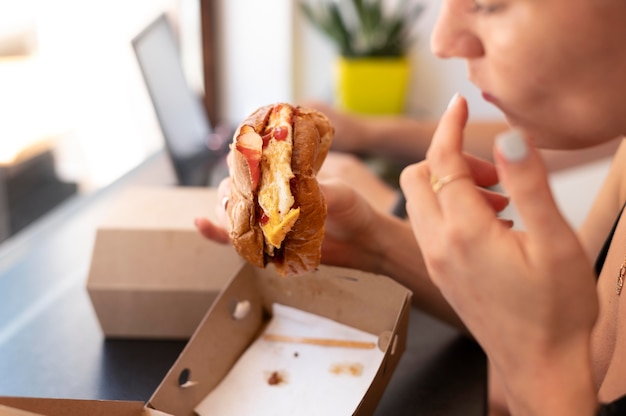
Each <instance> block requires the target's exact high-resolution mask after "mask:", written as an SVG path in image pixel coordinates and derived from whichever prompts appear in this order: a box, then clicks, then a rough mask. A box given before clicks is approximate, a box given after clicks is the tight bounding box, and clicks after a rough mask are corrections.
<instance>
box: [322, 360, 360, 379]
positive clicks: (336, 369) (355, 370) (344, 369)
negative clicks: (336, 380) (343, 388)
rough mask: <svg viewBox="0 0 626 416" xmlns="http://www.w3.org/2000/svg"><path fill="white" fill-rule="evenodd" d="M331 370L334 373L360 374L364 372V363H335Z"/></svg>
mask: <svg viewBox="0 0 626 416" xmlns="http://www.w3.org/2000/svg"><path fill="white" fill-rule="evenodd" d="M330 372H331V373H333V374H337V375H339V374H348V375H351V376H355V377H356V376H360V375H361V374H363V364H361V363H341V364H334V365H333V366H332V367H330Z"/></svg>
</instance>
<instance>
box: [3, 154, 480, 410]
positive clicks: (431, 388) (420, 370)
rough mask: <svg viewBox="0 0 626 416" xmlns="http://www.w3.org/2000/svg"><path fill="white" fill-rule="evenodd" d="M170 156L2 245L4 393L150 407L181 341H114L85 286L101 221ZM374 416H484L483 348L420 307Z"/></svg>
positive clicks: (68, 206) (77, 199)
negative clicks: (135, 402) (104, 331)
mask: <svg viewBox="0 0 626 416" xmlns="http://www.w3.org/2000/svg"><path fill="white" fill-rule="evenodd" d="M162 157H163V155H161V154H159V155H156V156H154V157H153V158H151V159H149V160H148V161H147V162H146V163H145V164H144V166H142V167H140V168H138V169H137V170H136V171H133V172H131V173H129V174H128V175H127V176H126V177H124V178H122V179H121V180H119V181H118V182H117V183H115V184H113V185H111V186H109V187H107V189H104V190H102V191H98V192H97V193H92V194H90V195H81V196H77V197H75V198H73V199H71V200H70V201H68V202H66V203H64V204H63V205H62V206H61V207H59V208H57V209H56V210H55V211H53V212H51V213H50V214H49V215H47V216H46V218H44V219H42V220H40V221H38V222H37V223H35V224H33V225H32V226H30V227H29V228H27V229H25V230H24V231H23V232H21V233H20V234H18V235H17V236H15V237H12V238H11V239H9V240H7V241H6V242H5V243H3V244H2V245H0V395H3V396H28V397H63V398H82V399H106V400H140V401H147V400H148V399H149V398H150V396H151V394H152V392H153V391H154V390H155V389H156V387H157V386H158V385H159V383H160V381H161V379H162V378H163V377H164V376H165V374H166V372H167V371H168V369H169V368H170V366H171V365H172V364H173V363H174V361H175V360H176V358H177V357H178V354H179V353H180V352H181V350H182V348H183V347H184V345H185V342H183V341H145V340H107V339H105V338H104V336H103V334H102V331H101V329H100V327H99V324H98V320H97V317H96V315H95V313H94V310H93V308H92V305H91V302H90V299H89V296H88V294H87V291H86V288H85V282H86V276H87V271H88V267H89V261H90V257H91V250H92V247H93V239H94V237H95V230H96V227H97V224H98V222H99V221H100V220H101V219H102V218H103V215H104V214H105V213H106V211H107V207H108V206H109V204H110V203H111V201H113V200H114V199H115V196H116V195H117V194H119V193H120V191H121V190H122V189H123V188H124V187H126V186H133V185H136V184H144V182H145V181H144V178H145V177H146V171H147V170H148V169H154V166H151V165H155V164H156V165H159V164H161V163H162V160H160V159H161V158H162ZM408 335H409V336H408V341H407V348H406V351H405V352H404V355H403V357H402V359H401V361H400V363H399V365H398V368H397V369H396V371H395V373H394V375H393V377H392V379H391V382H390V384H389V386H388V387H387V389H386V391H385V394H384V395H383V397H382V399H381V402H380V404H379V406H378V410H377V412H376V415H380V416H383V415H397V416H403V415H452V416H454V415H463V416H472V415H483V414H486V405H485V398H486V377H487V376H486V361H485V357H484V354H483V352H482V351H481V349H480V347H479V346H477V345H476V344H475V343H474V342H473V341H471V340H468V339H467V338H465V337H463V336H461V335H459V334H458V333H457V332H456V331H455V330H453V329H451V328H450V327H448V326H446V325H444V324H441V323H439V322H438V321H436V320H434V319H432V318H429V317H428V316H426V315H424V314H422V313H421V312H419V311H417V310H413V311H412V312H411V317H410V327H409V334H408Z"/></svg>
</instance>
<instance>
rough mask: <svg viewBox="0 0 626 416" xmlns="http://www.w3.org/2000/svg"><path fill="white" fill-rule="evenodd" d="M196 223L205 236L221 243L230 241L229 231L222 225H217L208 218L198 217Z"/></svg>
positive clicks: (201, 233)
mask: <svg viewBox="0 0 626 416" xmlns="http://www.w3.org/2000/svg"><path fill="white" fill-rule="evenodd" d="M194 224H195V226H196V229H197V230H198V232H199V233H200V235H201V236H203V237H204V238H206V239H208V240H212V241H215V242H216V243H220V244H228V243H230V237H229V235H228V231H226V230H225V229H224V228H222V227H219V226H217V225H216V224H214V223H213V222H211V220H209V219H208V218H204V217H198V218H196V220H195V222H194Z"/></svg>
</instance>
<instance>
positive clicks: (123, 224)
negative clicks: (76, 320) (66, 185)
mask: <svg viewBox="0 0 626 416" xmlns="http://www.w3.org/2000/svg"><path fill="white" fill-rule="evenodd" d="M216 199H217V193H216V190H215V189H213V188H196V187H137V188H130V189H128V190H127V191H126V192H124V193H123V194H122V195H121V196H120V197H119V198H118V199H116V201H115V203H114V204H113V205H112V206H111V207H110V209H109V211H108V212H107V215H106V218H104V219H103V221H102V222H101V223H100V224H99V225H98V229H97V231H96V238H95V243H94V248H93V252H92V258H91V265H90V270H89V276H88V279H87V291H88V293H89V296H90V298H91V301H92V304H93V307H94V310H95V312H96V315H97V316H98V320H99V321H100V325H101V327H102V330H103V332H104V334H105V336H107V337H109V338H145V339H188V338H189V337H190V336H191V334H193V331H194V330H195V329H196V328H197V327H198V324H199V323H200V321H201V320H202V317H203V316H204V315H205V314H206V312H207V311H208V309H209V307H210V306H211V303H212V302H213V301H214V300H215V298H216V297H217V295H218V294H219V292H220V291H221V290H222V289H223V288H224V286H226V284H227V283H228V281H229V279H230V278H231V277H232V276H233V274H234V273H235V271H236V270H237V269H238V268H239V267H241V265H242V264H243V261H242V260H241V258H240V257H239V256H238V255H237V253H236V252H235V250H234V249H233V248H232V247H231V246H228V245H220V244H217V243H214V242H212V241H208V240H206V239H204V238H202V237H201V236H200V235H199V234H198V232H197V230H196V229H195V226H194V219H195V218H196V217H198V216H206V217H208V218H213V219H215V207H216V206H217V205H216V204H217V201H216Z"/></svg>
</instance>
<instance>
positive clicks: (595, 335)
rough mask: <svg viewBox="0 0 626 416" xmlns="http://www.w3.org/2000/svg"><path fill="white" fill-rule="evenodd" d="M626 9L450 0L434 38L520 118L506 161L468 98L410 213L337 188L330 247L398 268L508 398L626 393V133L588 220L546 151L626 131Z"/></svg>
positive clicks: (581, 408) (373, 266)
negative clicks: (511, 211) (566, 211)
mask: <svg viewBox="0 0 626 416" xmlns="http://www.w3.org/2000/svg"><path fill="white" fill-rule="evenodd" d="M624 21H626V1H621V0H486V2H485V3H483V2H477V1H472V0H443V1H442V9H441V13H440V16H439V19H438V22H437V25H436V27H435V29H434V32H433V34H432V38H431V47H432V50H433V51H434V53H436V54H437V55H438V56H441V57H444V58H447V57H457V58H462V59H464V60H465V61H466V62H467V68H468V72H469V77H470V79H471V80H472V81H473V82H474V83H475V84H476V85H477V87H478V88H480V89H481V90H482V91H484V93H483V95H484V97H485V99H487V100H488V101H490V102H492V103H493V104H494V105H496V106H497V107H499V108H500V109H501V110H502V112H503V113H504V115H505V116H506V118H507V120H508V122H509V123H510V125H511V126H512V127H513V128H514V129H513V130H512V131H511V132H508V133H505V134H503V135H501V136H499V137H498V138H497V140H496V145H495V148H494V160H495V166H494V165H492V164H491V163H490V162H485V161H481V160H478V159H476V158H473V157H470V156H468V155H467V154H464V153H462V151H461V149H462V147H463V137H464V133H463V132H464V127H465V124H466V122H467V117H468V109H467V104H466V102H465V100H464V99H463V98H462V97H458V96H456V97H454V98H453V99H452V101H451V103H450V106H449V107H448V110H447V111H446V112H445V114H444V115H443V117H442V119H441V121H440V123H439V126H438V128H437V130H436V132H435V134H434V136H433V140H432V143H431V146H430V148H429V151H428V153H427V157H426V160H425V161H423V162H420V163H418V164H415V165H411V166H410V167H408V168H406V169H405V170H404V171H403V173H402V176H401V181H400V182H401V186H402V189H403V192H404V193H405V195H406V198H407V201H408V203H407V212H408V215H409V220H410V221H408V222H407V221H402V220H399V219H397V218H394V217H392V216H390V215H387V214H384V213H382V212H381V211H379V210H374V209H373V208H372V207H371V206H370V205H368V204H367V202H366V201H365V200H364V199H362V197H360V196H359V195H358V194H357V193H356V192H354V191H350V188H349V187H347V186H346V185H343V184H341V183H327V184H325V185H324V188H323V190H324V193H325V195H326V198H327V202H328V220H327V228H326V230H327V231H326V239H325V242H324V247H323V250H324V252H323V261H324V262H326V263H329V264H335V265H341V266H348V267H358V268H362V269H365V270H368V271H372V272H376V273H382V274H386V275H388V276H392V277H394V278H395V279H397V280H398V281H400V282H401V283H403V284H405V285H406V286H407V287H409V288H410V289H412V290H413V292H414V298H415V302H416V305H417V306H419V307H420V308H422V309H424V310H426V311H428V312H430V313H432V314H433V315H435V316H438V317H439V318H441V319H444V320H447V321H448V322H451V323H454V324H456V325H458V326H459V327H461V328H466V329H467V330H468V331H469V333H471V335H472V336H474V337H475V339H476V340H477V341H478V342H479V343H480V344H481V346H482V347H483V348H484V350H485V352H486V353H487V355H488V357H489V359H490V363H491V368H492V370H493V374H494V376H497V380H498V381H499V382H501V384H499V385H500V386H501V387H502V389H493V390H492V393H493V395H492V400H491V403H492V410H493V411H494V412H495V411H498V410H503V409H504V410H505V411H506V410H507V409H508V411H510V412H511V413H513V414H520V415H526V414H528V415H544V414H549V415H555V414H563V415H592V414H596V413H597V412H598V409H599V407H598V403H608V402H614V403H613V404H614V406H620V405H621V406H623V405H624V403H623V402H624V400H623V399H622V400H619V399H620V397H622V396H624V395H626V383H624V380H626V359H624V358H623V357H626V355H625V354H623V352H625V351H626V346H625V345H624V343H626V306H623V307H620V303H621V302H626V300H621V299H622V298H623V297H625V296H626V295H623V296H621V287H622V286H621V284H622V283H623V280H624V278H625V277H626V260H625V257H624V256H625V255H626V215H624V216H623V217H620V212H621V209H622V207H623V206H624V204H625V202H626V145H622V146H621V147H620V148H619V149H618V151H617V153H616V155H615V159H614V163H613V165H612V168H611V170H610V172H609V175H608V177H607V180H606V183H605V184H604V186H603V187H602V189H601V191H600V193H599V195H598V198H597V201H596V202H595V203H594V205H593V207H592V209H591V212H590V215H589V218H588V219H587V220H586V222H585V223H584V224H583V226H582V228H581V230H580V231H579V232H578V233H576V232H574V231H573V230H571V229H570V227H569V226H568V224H567V222H566V221H565V220H564V218H563V217H562V215H561V214H560V213H559V212H558V209H557V207H556V205H555V203H554V200H553V198H552V196H551V193H550V189H549V187H548V182H547V174H546V169H545V165H544V163H543V161H542V159H541V158H540V157H539V154H538V152H537V150H536V149H535V146H538V147H545V148H554V149H557V148H558V149H579V148H584V147H587V146H591V145H595V144H600V143H606V142H608V141H610V140H612V139H614V138H616V137H618V136H620V135H621V134H623V133H624V132H625V131H626V115H625V114H622V112H623V110H622V109H624V108H626V94H624V93H623V92H622V91H621V89H620V86H621V85H625V83H624V82H625V81H626V48H624V46H623V39H626V25H624V23H623V22H624ZM498 180H499V181H500V182H501V183H502V185H503V187H504V189H506V191H507V193H508V194H509V196H510V200H511V201H512V202H513V203H514V204H515V206H516V208H517V210H518V212H519V214H520V217H521V218H522V220H523V222H524V228H525V230H526V231H524V232H521V231H519V230H516V229H514V228H511V224H509V223H507V222H506V221H503V220H502V219H501V218H499V217H498V216H497V212H498V211H500V210H501V209H502V208H503V207H504V206H505V205H506V203H507V198H505V197H504V196H501V195H495V194H490V193H487V192H486V191H484V187H486V186H490V185H492V184H493V183H494V182H496V181H498ZM226 189H227V183H224V186H222V192H224V191H225V190H226ZM614 224H615V228H614V233H612V228H613V225H614ZM197 225H198V228H199V230H200V231H201V232H202V233H203V234H204V235H205V236H207V237H209V238H212V239H217V240H220V239H221V240H222V241H225V240H227V234H225V232H224V230H221V229H219V228H217V227H215V226H214V225H213V224H210V223H208V222H206V221H204V220H199V221H198V222H197ZM607 236H608V239H607ZM605 239H606V241H607V244H606V246H605V249H603V244H604V242H605ZM399 241H402V244H399V243H398V242H399ZM418 243H419V245H418ZM416 253H421V256H418V255H416ZM596 257H599V260H600V262H599V263H598V266H599V270H598V271H597V273H596V272H594V269H593V267H592V263H593V261H594V259H595V258H596ZM416 258H417V259H419V260H416ZM625 291H626V290H625ZM615 409H618V407H614V408H613V410H615ZM609 410H610V409H609V408H608V407H604V408H603V410H602V411H603V412H604V413H606V412H608V411H609ZM617 411H618V412H619V410H617ZM622 411H623V408H622ZM604 413H603V414H604ZM615 414H618V413H615ZM622 414H623V413H622Z"/></svg>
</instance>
